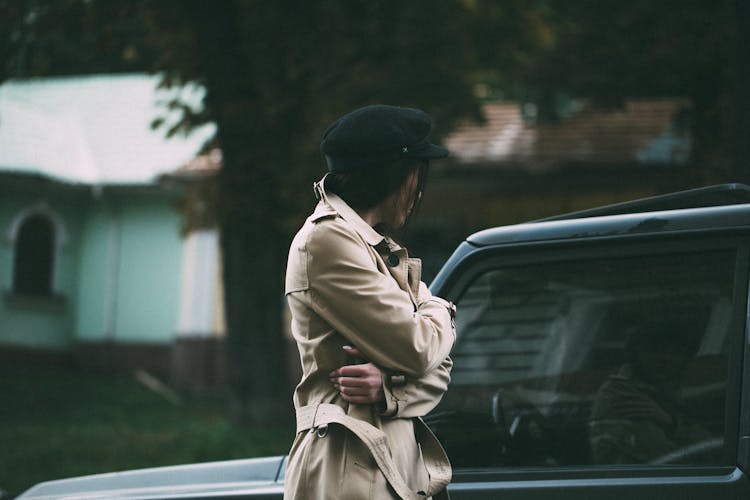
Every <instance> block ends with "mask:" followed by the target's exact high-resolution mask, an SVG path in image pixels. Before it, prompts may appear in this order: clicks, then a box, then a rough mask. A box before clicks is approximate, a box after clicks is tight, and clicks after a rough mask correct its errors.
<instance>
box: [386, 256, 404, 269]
mask: <svg viewBox="0 0 750 500" xmlns="http://www.w3.org/2000/svg"><path fill="white" fill-rule="evenodd" d="M399 262H401V260H399V258H398V255H396V254H395V253H392V254H390V255H389V256H388V258H387V259H386V260H385V263H386V264H388V267H396V266H397V265H398V264H399Z"/></svg>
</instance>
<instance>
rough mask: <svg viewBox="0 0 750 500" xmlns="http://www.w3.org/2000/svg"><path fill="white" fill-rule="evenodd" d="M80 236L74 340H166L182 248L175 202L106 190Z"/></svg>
mask: <svg viewBox="0 0 750 500" xmlns="http://www.w3.org/2000/svg"><path fill="white" fill-rule="evenodd" d="M84 233H85V238H84V241H85V243H84V245H83V249H82V251H81V267H82V268H85V271H84V272H82V273H81V281H80V285H79V300H78V303H79V308H78V311H77V318H78V321H77V324H76V337H77V339H78V340H81V341H83V342H123V343H169V342H171V341H172V339H173V337H174V333H175V325H176V321H177V315H178V312H177V308H178V304H179V294H180V290H179V282H180V256H181V252H182V238H181V236H180V214H179V213H178V211H177V210H176V208H175V206H174V201H173V200H172V199H171V198H166V197H156V196H154V195H139V194H122V193H121V194H117V195H107V194H106V193H105V195H103V196H102V197H101V199H99V200H97V202H96V203H94V204H93V206H92V208H91V210H90V212H89V213H88V215H87V217H86V221H85V230H84Z"/></svg>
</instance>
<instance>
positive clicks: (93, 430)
mask: <svg viewBox="0 0 750 500" xmlns="http://www.w3.org/2000/svg"><path fill="white" fill-rule="evenodd" d="M0 397H2V400H1V401H2V403H1V404H0V489H3V490H5V491H6V492H8V493H10V494H11V495H17V494H19V493H21V492H22V491H23V490H25V489H26V488H28V487H30V486H31V485H33V484H35V483H37V482H40V481H44V480H49V479H57V478H63V477H70V476H78V475H84V474H95V473H99V472H111V471H117V470H123V469H133V468H143V467H154V466H159V465H173V464H181V463H190V462H205V461H212V460H224V459H231V458H246V457H255V456H263V455H278V454H284V453H286V452H287V450H288V447H289V445H290V444H291V440H292V437H293V429H292V428H291V426H290V425H279V426H274V427H270V428H269V427H264V428H248V427H240V426H237V425H233V424H231V423H229V422H228V421H227V420H226V419H225V411H224V410H225V407H224V403H223V400H222V398H221V397H220V396H218V395H200V396H197V395H186V394H180V399H181V403H180V404H175V403H173V402H170V401H169V400H168V399H167V398H165V397H163V396H162V395H160V394H158V393H156V392H154V391H153V390H151V389H148V388H146V387H145V386H144V385H143V384H142V383H140V382H138V381H137V380H136V378H135V377H134V376H131V375H126V374H120V375H113V374H105V373H100V372H91V371H85V370H82V369H76V368H73V367H70V366H63V365H45V364H39V363H23V364H14V363H4V364H3V365H2V366H0Z"/></svg>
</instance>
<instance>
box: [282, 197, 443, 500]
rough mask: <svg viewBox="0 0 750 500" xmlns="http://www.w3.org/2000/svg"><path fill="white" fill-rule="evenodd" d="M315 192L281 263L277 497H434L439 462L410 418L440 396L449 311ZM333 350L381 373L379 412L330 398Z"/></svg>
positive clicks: (373, 236)
mask: <svg viewBox="0 0 750 500" xmlns="http://www.w3.org/2000/svg"><path fill="white" fill-rule="evenodd" d="M321 184H322V183H318V184H316V193H317V194H318V196H319V198H320V200H321V201H320V203H319V204H318V206H317V207H316V209H315V211H314V213H313V214H312V215H311V216H310V217H309V218H308V219H307V221H306V222H305V224H304V225H303V227H302V228H301V229H300V231H299V232H298V233H297V235H296V237H295V238H294V241H293V242H292V245H291V248H290V251H289V261H288V266H287V275H286V294H287V300H288V302H289V306H290V308H291V312H292V334H293V335H294V338H295V340H296V342H297V346H298V348H299V353H300V359H301V362H302V371H303V373H302V379H301V381H300V383H299V385H298V386H297V388H296V391H295V394H294V406H295V409H296V411H297V436H296V438H295V440H294V443H293V445H292V449H291V451H290V455H289V461H288V464H287V470H286V479H285V493H284V498H287V499H292V498H294V499H334V498H342V499H360V498H373V499H381V498H399V497H406V498H425V497H427V496H430V495H434V494H437V493H438V492H439V491H440V490H442V489H443V487H444V486H445V485H446V484H447V482H448V481H450V464H449V463H448V461H447V458H446V457H445V454H444V453H443V451H442V448H440V446H439V444H437V441H436V440H434V436H432V434H431V433H429V431H425V429H426V427H425V426H424V424H423V423H422V422H421V419H419V417H421V416H424V415H425V414H427V413H428V412H429V411H430V410H431V409H432V408H434V407H435V406H436V405H437V403H438V402H439V401H440V399H441V397H442V396H443V394H444V392H445V391H446V389H447V387H448V382H449V380H450V369H451V366H452V362H451V359H450V357H449V354H450V350H451V347H452V346H453V342H454V340H455V328H454V325H453V318H452V313H451V308H452V304H450V303H448V302H446V301H444V300H443V299H440V298H438V297H433V296H432V295H431V294H430V292H429V290H428V289H427V287H426V286H425V284H424V283H422V282H421V281H420V271H421V262H420V261H419V260H418V259H410V258H408V255H407V253H406V250H405V249H403V248H401V247H399V246H398V245H397V244H395V243H394V242H393V241H391V240H390V239H384V238H383V236H382V235H380V234H379V233H377V232H376V231H375V230H374V229H373V228H372V227H370V226H369V225H368V224H367V223H366V222H365V221H363V220H362V219H361V218H360V217H359V215H358V214H357V213H356V212H355V211H354V210H352V209H351V208H350V207H349V206H348V205H347V204H346V203H345V202H344V201H343V200H342V199H341V198H339V197H338V196H336V195H334V194H326V193H324V192H323V190H322V188H321ZM344 345H353V346H355V347H357V348H358V349H359V350H360V351H361V352H362V354H363V355H364V356H365V357H366V359H367V360H369V361H371V362H373V363H375V364H376V365H378V366H379V367H380V368H381V371H383V373H384V376H383V386H384V391H385V396H386V397H385V399H386V401H385V404H383V405H380V406H376V405H357V404H350V403H348V402H346V401H344V400H343V399H341V397H340V396H339V394H338V392H337V391H336V389H335V388H334V387H333V385H332V384H331V382H330V380H329V373H330V372H331V371H333V370H335V369H337V368H339V367H341V366H343V365H346V364H352V363H353V360H352V359H351V358H349V357H348V356H347V355H346V354H345V353H344V351H343V350H342V346H344ZM415 434H417V435H418V436H421V437H420V444H418V443H417V438H415ZM389 469H390V470H389ZM393 469H395V471H394V470H393ZM428 469H429V472H428ZM395 476H398V477H395ZM431 476H432V477H431ZM401 480H402V481H401ZM399 482H400V483H401V484H400V485H398V484H396V483H399ZM398 486H400V488H399V487H398Z"/></svg>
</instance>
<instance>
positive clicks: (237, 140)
mask: <svg viewBox="0 0 750 500" xmlns="http://www.w3.org/2000/svg"><path fill="white" fill-rule="evenodd" d="M0 1H3V2H4V4H5V5H4V7H7V9H6V11H7V12H10V15H8V16H7V17H6V18H5V19H4V21H3V22H5V23H6V25H7V27H8V28H9V32H12V36H11V39H10V41H8V43H7V44H6V45H5V46H3V49H2V50H3V52H2V53H0V55H1V56H2V57H3V59H2V63H3V65H4V66H3V68H4V70H5V74H4V75H2V76H0V78H2V77H5V76H7V75H15V76H30V75H49V74H61V73H85V72H100V71H128V70H130V71H132V70H134V69H143V68H145V67H148V68H149V69H151V70H157V71H160V72H162V74H163V75H164V81H163V85H165V86H170V85H179V84H181V83H184V82H188V81H193V82H198V83H200V84H202V85H203V86H204V87H205V88H206V97H205V107H204V110H203V111H201V112H199V113H193V112H191V111H190V109H189V108H186V107H180V105H179V103H174V104H175V106H176V107H177V108H178V109H182V110H183V112H184V115H183V119H182V121H181V122H180V123H179V124H178V126H177V127H175V128H174V129H172V130H171V132H172V133H176V132H180V131H181V130H188V129H190V128H191V127H194V126H196V125H199V124H201V123H204V122H206V121H209V120H210V121H213V122H215V123H216V125H217V137H216V145H218V146H219V147H220V148H221V150H222V153H223V159H224V160H223V168H222V169H221V171H220V173H219V178H218V187H219V195H218V204H219V206H218V211H217V213H218V219H219V221H218V223H219V226H220V230H221V249H222V257H223V264H224V267H223V269H224V276H223V278H224V285H225V300H226V308H225V310H226V313H227V327H228V328H227V329H228V336H227V337H228V340H227V343H228V376H229V382H230V388H231V394H232V397H231V401H232V405H231V408H232V414H233V416H234V418H235V419H236V420H240V421H253V422H269V421H276V420H278V419H279V418H282V417H287V418H288V417H291V414H292V412H291V405H290V397H289V396H290V395H289V393H288V388H289V383H288V381H287V380H285V377H284V375H285V373H286V370H285V366H286V363H285V362H284V359H283V358H284V343H283V338H282V333H281V310H282V305H283V275H284V267H285V262H286V251H287V248H288V243H289V241H290V237H291V234H292V232H293V231H294V229H296V227H298V226H299V225H301V222H302V217H303V215H302V214H303V213H304V212H305V211H307V210H309V209H310V208H311V206H312V204H313V203H314V199H313V197H312V191H311V190H310V192H309V193H310V194H309V195H307V196H305V195H304V192H305V190H306V189H307V187H308V186H311V183H312V181H313V180H317V178H319V177H320V176H321V174H322V171H323V164H322V162H321V159H320V155H319V153H318V152H317V149H318V141H319V140H320V136H321V134H322V131H323V130H324V128H325V126H326V125H327V124H328V123H330V122H331V121H332V120H333V119H334V118H335V117H336V116H338V115H340V114H342V113H343V112H345V111H348V110H350V109H352V108H354V107H357V106H362V105H365V104H369V103H376V102H387V103H393V104H401V105H412V106H418V107H423V108H425V109H427V110H429V111H430V112H431V114H432V115H433V117H434V119H435V121H436V123H437V125H438V128H439V130H441V131H447V130H448V129H449V128H450V126H451V125H452V123H453V121H454V120H455V119H456V118H457V117H459V116H462V115H467V114H470V113H474V114H476V113H477V106H476V103H475V100H474V98H473V95H472V93H471V85H470V82H469V80H468V79H467V75H468V74H469V71H468V67H469V65H470V63H471V60H472V55H471V51H472V47H471V44H470V43H469V42H470V40H469V38H468V33H467V32H466V30H464V26H463V24H462V23H463V20H464V19H465V18H466V14H467V12H468V11H467V10H466V7H465V5H464V3H462V2H457V1H447V2H431V1H427V0H418V1H413V2H406V3H403V2H397V1H394V0H377V1H368V2H364V1H344V0H316V1H289V0H287V1H281V2H263V1H259V0H258V1H254V0H247V1H234V0H220V1H215V2H204V1H201V0H186V1H184V2H183V1H178V0H162V1H160V2H148V1H147V0H138V1H133V2H126V3H116V4H115V3H111V2H105V1H103V0H65V1H62V2H52V1H43V0H36V1H33V0H29V1H26V2H24V1H22V0H0ZM81 55H85V57H81ZM301 191H302V194H301Z"/></svg>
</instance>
